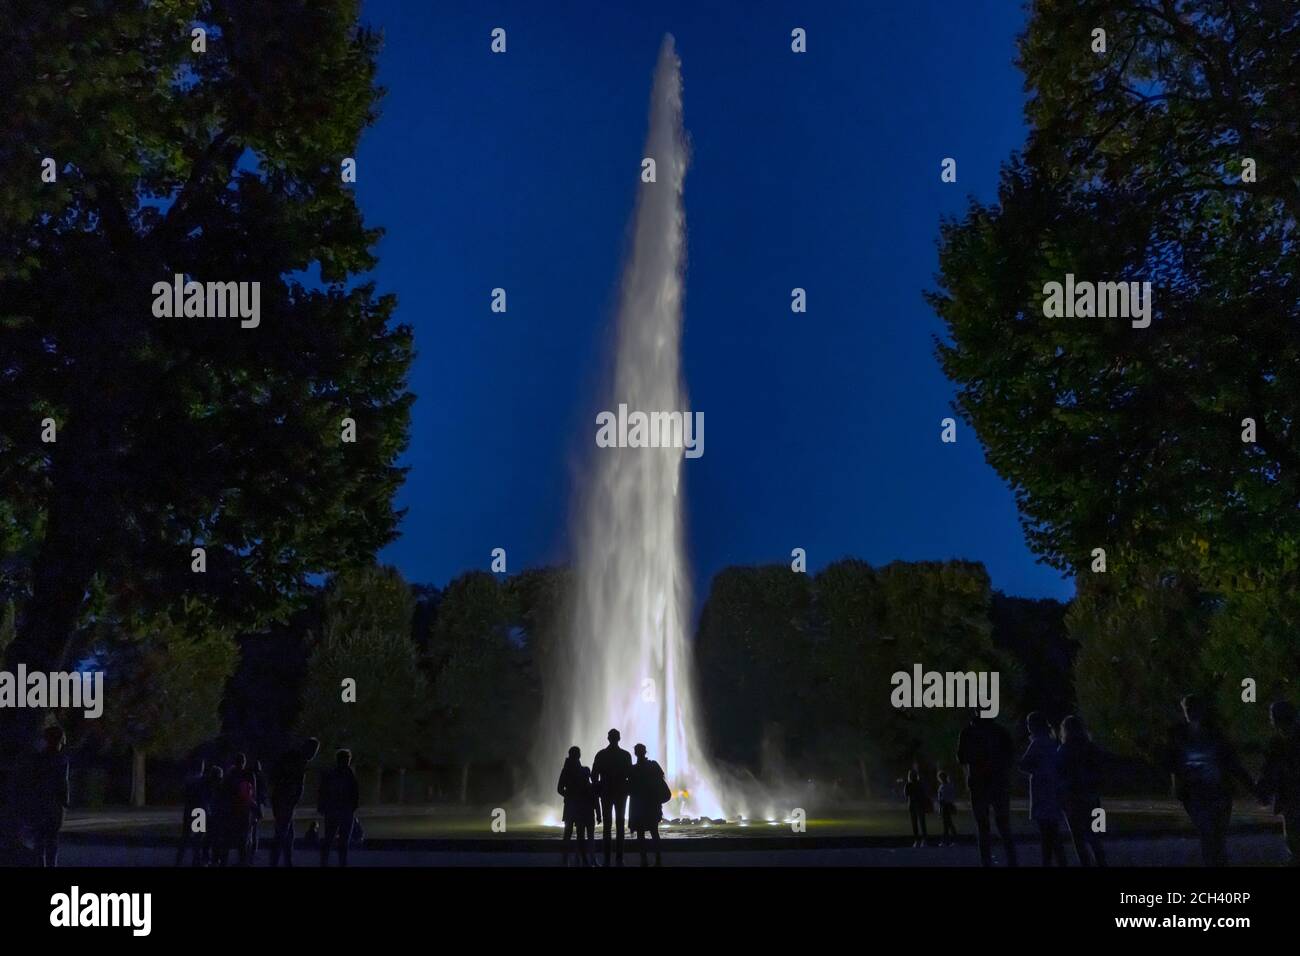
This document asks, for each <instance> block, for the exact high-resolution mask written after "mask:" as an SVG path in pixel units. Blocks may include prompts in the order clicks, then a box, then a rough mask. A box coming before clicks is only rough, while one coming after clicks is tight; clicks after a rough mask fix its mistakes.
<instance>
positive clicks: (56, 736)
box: [44, 724, 68, 754]
mask: <svg viewBox="0 0 1300 956" xmlns="http://www.w3.org/2000/svg"><path fill="white" fill-rule="evenodd" d="M44 737H45V749H46V750H47V751H49V752H50V753H52V754H56V753H58V752H59V751H60V750H62V749H63V745H64V744H65V743H66V742H67V739H68V738H67V737H66V736H64V733H63V728H62V727H60V726H58V725H57V724H56V725H54V726H52V727H46V728H45V733H44Z"/></svg>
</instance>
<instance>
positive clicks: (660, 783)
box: [627, 744, 672, 866]
mask: <svg viewBox="0 0 1300 956" xmlns="http://www.w3.org/2000/svg"><path fill="white" fill-rule="evenodd" d="M632 752H633V753H635V754H636V763H635V764H633V765H632V770H631V772H630V773H629V774H628V795H629V796H630V797H631V806H630V807H629V808H628V814H627V818H628V825H629V826H630V827H631V828H632V832H633V833H635V834H636V848H637V850H638V851H639V852H640V854H641V865H642V866H645V865H646V855H645V835H646V834H647V833H649V834H650V841H651V842H652V843H653V844H654V851H655V866H663V863H664V860H663V855H662V854H661V853H660V852H659V821H660V820H662V819H663V815H664V814H663V805H664V803H666V802H667V801H668V799H669V798H670V797H672V790H671V789H670V788H669V786H668V781H667V780H666V779H664V768H663V767H661V766H659V763H658V762H657V761H654V760H648V759H646V750H645V744H637V745H636V746H635V747H633V748H632Z"/></svg>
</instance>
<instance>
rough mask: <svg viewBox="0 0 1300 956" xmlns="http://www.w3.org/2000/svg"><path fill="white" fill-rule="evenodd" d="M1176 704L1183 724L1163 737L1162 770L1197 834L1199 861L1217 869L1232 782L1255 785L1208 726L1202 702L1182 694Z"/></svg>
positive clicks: (1228, 746)
mask: <svg viewBox="0 0 1300 956" xmlns="http://www.w3.org/2000/svg"><path fill="white" fill-rule="evenodd" d="M1182 703H1183V717H1184V718H1185V720H1186V723H1183V724H1180V725H1178V726H1176V727H1174V728H1173V729H1172V730H1171V731H1170V733H1169V743H1168V746H1167V748H1166V750H1165V768H1166V769H1167V770H1168V771H1169V772H1170V774H1172V776H1173V783H1174V793H1175V795H1176V796H1177V797H1178V799H1179V800H1181V801H1182V803H1183V807H1184V808H1186V810H1187V815H1188V817H1190V818H1191V821H1192V826H1193V827H1195V828H1196V832H1197V833H1198V834H1199V835H1200V838H1201V860H1202V862H1203V863H1204V864H1205V865H1206V866H1223V865H1224V864H1225V863H1226V862H1227V840H1228V823H1229V821H1230V820H1231V819H1232V780H1233V779H1234V778H1235V779H1236V780H1239V781H1240V782H1241V783H1242V784H1243V785H1244V786H1245V787H1246V788H1247V789H1248V790H1252V791H1253V790H1254V789H1255V785H1254V783H1253V781H1251V779H1250V774H1248V773H1246V768H1245V767H1243V766H1242V765H1241V761H1240V759H1238V757H1237V752H1236V750H1235V749H1233V747H1232V744H1231V743H1229V742H1228V739H1227V738H1226V737H1224V736H1223V734H1222V733H1220V732H1219V730H1218V728H1217V727H1215V726H1214V724H1213V721H1212V720H1211V719H1210V713H1209V709H1208V708H1207V707H1206V706H1205V702H1204V701H1203V700H1201V698H1199V697H1197V696H1196V695H1195V694H1188V695H1187V696H1186V697H1184V698H1183V702H1182Z"/></svg>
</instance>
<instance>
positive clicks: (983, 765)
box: [957, 710, 1016, 866]
mask: <svg viewBox="0 0 1300 956" xmlns="http://www.w3.org/2000/svg"><path fill="white" fill-rule="evenodd" d="M1013 759H1014V757H1013V748H1012V743H1011V735H1010V734H1009V733H1007V732H1006V729H1005V728H1003V727H1001V726H999V725H998V724H996V723H994V722H993V719H992V718H987V719H986V718H984V717H981V716H980V712H979V711H978V710H972V711H971V712H970V722H969V723H967V724H966V726H965V727H963V728H962V731H961V734H960V735H959V736H958V738H957V762H958V763H960V764H962V765H963V766H964V767H965V768H966V789H967V790H968V791H969V793H970V809H971V815H972V816H973V817H974V818H975V840H976V842H977V843H978V844H979V851H980V863H982V864H983V865H984V866H992V865H993V848H992V846H990V843H989V811H990V810H991V811H993V819H994V822H996V823H997V827H998V834H999V835H1000V836H1001V837H1002V845H1003V847H1004V848H1005V849H1006V853H1007V866H1015V865H1016V844H1015V841H1014V839H1013V838H1012V836H1011V784H1010V781H1009V779H1008V778H1009V777H1010V775H1011V764H1012V760H1013Z"/></svg>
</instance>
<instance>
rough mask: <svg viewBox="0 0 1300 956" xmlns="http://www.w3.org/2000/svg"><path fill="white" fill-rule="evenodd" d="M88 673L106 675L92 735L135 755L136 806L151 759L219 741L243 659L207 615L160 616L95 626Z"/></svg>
mask: <svg viewBox="0 0 1300 956" xmlns="http://www.w3.org/2000/svg"><path fill="white" fill-rule="evenodd" d="M96 634H97V635H98V636H97V638H96V639H95V640H94V642H93V644H92V647H91V651H90V655H89V657H88V659H87V660H86V661H84V662H83V663H82V669H83V670H84V669H91V670H102V671H103V672H104V675H105V676H104V698H105V700H106V701H109V702H110V703H106V704H105V705H104V712H103V714H102V716H100V717H99V718H98V719H95V720H87V721H84V722H83V723H82V725H81V727H82V730H83V732H84V733H85V734H87V735H89V736H92V737H95V738H98V739H100V740H102V741H103V742H105V743H107V744H108V745H109V746H110V747H114V748H123V749H125V750H127V751H129V753H130V755H131V804H132V805H133V806H137V807H142V806H144V804H145V800H146V788H145V779H146V769H147V761H148V759H149V758H150V757H162V758H171V759H175V758H179V757H183V756H186V755H188V754H189V752H190V751H191V750H192V749H193V748H194V747H196V746H198V745H199V744H201V743H203V742H204V741H206V740H209V739H211V738H213V737H215V736H216V735H217V733H218V731H219V730H220V728H221V719H220V707H221V698H222V693H223V691H224V690H225V686H226V681H227V680H228V679H229V678H230V675H231V674H232V673H234V670H235V665H236V662H237V660H238V657H239V651H238V648H237V647H236V645H235V641H234V639H233V638H232V637H231V635H230V633H229V632H227V631H222V630H219V629H217V628H213V627H211V626H210V623H209V622H208V621H207V619H206V615H203V614H196V615H194V617H193V618H192V619H187V618H186V616H185V615H184V614H183V613H178V614H177V615H176V616H174V617H173V616H171V615H159V616H155V617H153V618H151V619H136V620H129V621H126V622H122V623H115V624H112V625H104V624H101V625H100V626H99V627H97V628H96Z"/></svg>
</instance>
